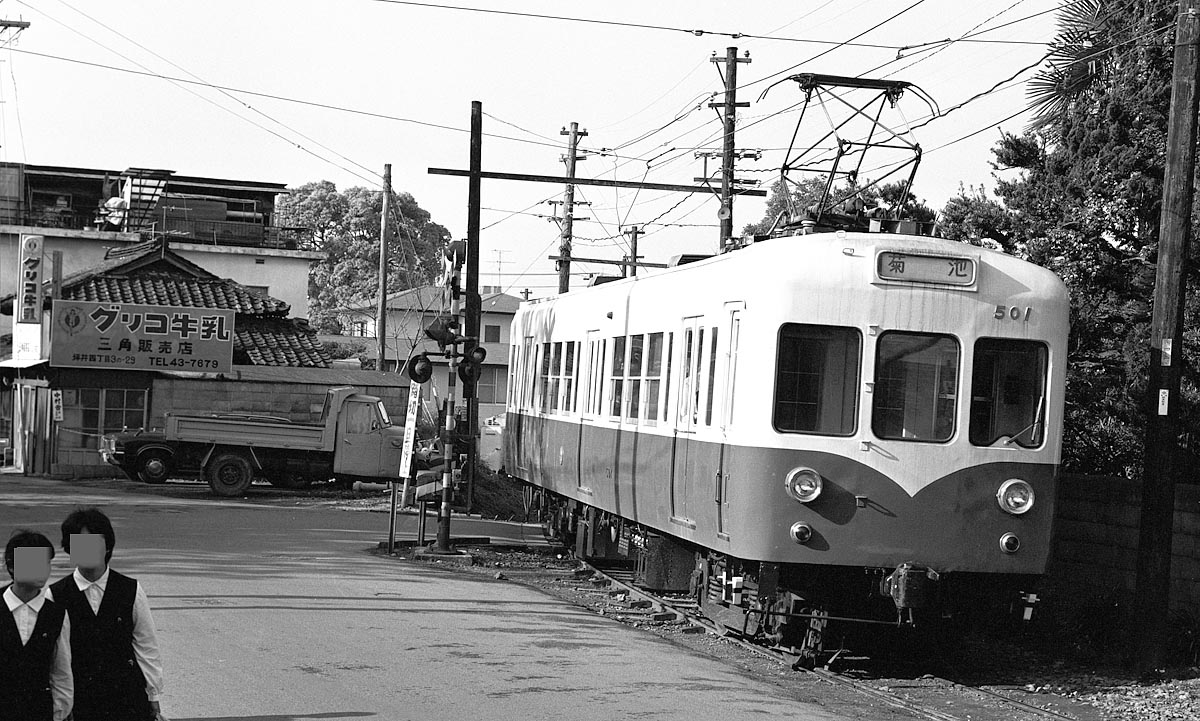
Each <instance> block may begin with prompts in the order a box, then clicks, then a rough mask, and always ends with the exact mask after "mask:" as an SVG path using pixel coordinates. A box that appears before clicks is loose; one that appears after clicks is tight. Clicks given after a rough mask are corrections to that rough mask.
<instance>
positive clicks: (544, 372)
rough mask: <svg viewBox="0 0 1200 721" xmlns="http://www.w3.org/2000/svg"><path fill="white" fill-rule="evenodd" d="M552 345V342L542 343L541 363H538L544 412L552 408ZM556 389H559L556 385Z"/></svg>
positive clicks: (539, 391) (539, 385) (539, 386)
mask: <svg viewBox="0 0 1200 721" xmlns="http://www.w3.org/2000/svg"><path fill="white" fill-rule="evenodd" d="M550 347H551V344H550V343H542V357H541V363H540V364H539V365H538V378H539V379H540V380H539V382H538V393H539V394H540V398H541V405H540V406H539V407H540V408H541V411H542V412H543V413H546V412H548V411H549V410H550V398H551V395H552V394H551V388H550V386H551V380H552V379H551V377H550V360H551V358H550ZM555 390H557V386H555Z"/></svg>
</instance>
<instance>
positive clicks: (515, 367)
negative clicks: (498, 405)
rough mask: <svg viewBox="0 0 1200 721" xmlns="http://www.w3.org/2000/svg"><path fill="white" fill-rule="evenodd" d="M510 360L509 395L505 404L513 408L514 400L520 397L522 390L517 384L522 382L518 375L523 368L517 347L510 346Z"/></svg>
mask: <svg viewBox="0 0 1200 721" xmlns="http://www.w3.org/2000/svg"><path fill="white" fill-rule="evenodd" d="M508 359H509V362H508V394H507V397H506V398H505V402H506V403H507V404H508V406H509V407H510V408H511V407H512V405H513V399H514V398H519V397H520V395H519V393H520V388H519V387H518V385H517V384H518V383H519V382H520V380H519V375H518V374H519V373H520V370H519V369H520V367H521V356H520V355H518V354H517V346H516V345H510V346H509V347H508Z"/></svg>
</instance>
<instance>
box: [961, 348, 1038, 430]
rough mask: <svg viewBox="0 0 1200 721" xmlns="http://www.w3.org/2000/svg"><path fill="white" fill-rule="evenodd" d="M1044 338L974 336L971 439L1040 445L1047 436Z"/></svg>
mask: <svg viewBox="0 0 1200 721" xmlns="http://www.w3.org/2000/svg"><path fill="white" fill-rule="evenodd" d="M1048 355H1049V351H1048V350H1047V348H1046V345H1045V344H1044V343H1039V342H1037V341H1029V340H1013V339H1009V338H980V339H979V340H977V341H975V360H974V362H973V363H972V365H971V427H970V438H971V443H972V444H973V445H976V446H990V445H992V444H994V443H996V442H997V441H1000V440H1001V439H1003V442H1004V443H1005V444H1009V445H1011V444H1013V443H1015V444H1017V445H1019V446H1021V447H1022V448H1037V447H1038V446H1040V445H1042V441H1043V440H1044V438H1045V432H1046V426H1045V421H1046V419H1045V413H1046V375H1047V367H1048V361H1047V359H1048Z"/></svg>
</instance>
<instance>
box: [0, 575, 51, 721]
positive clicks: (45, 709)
mask: <svg viewBox="0 0 1200 721" xmlns="http://www.w3.org/2000/svg"><path fill="white" fill-rule="evenodd" d="M6 588H7V587H6ZM3 592H4V589H3V588H0V593H3ZM64 615H65V611H64V609H63V607H62V606H61V605H60V604H57V603H55V602H53V601H51V600H49V599H46V601H45V602H44V603H43V604H42V610H41V611H39V612H38V616H37V623H35V624H34V626H33V633H32V634H31V635H30V636H29V643H27V644H25V645H24V646H22V645H21V633H20V631H18V630H17V622H16V619H14V618H13V615H12V614H11V613H10V612H9V610H8V607H7V606H0V721H51V720H52V719H53V718H54V698H53V697H52V696H51V695H50V670H51V669H52V668H53V666H54V649H55V645H56V644H57V643H58V636H59V634H61V633H62V625H63V616H64Z"/></svg>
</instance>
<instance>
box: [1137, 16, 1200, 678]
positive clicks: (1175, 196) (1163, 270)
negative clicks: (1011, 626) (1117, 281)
mask: <svg viewBox="0 0 1200 721" xmlns="http://www.w3.org/2000/svg"><path fill="white" fill-rule="evenodd" d="M1198 5H1200V0H1184V1H1183V2H1182V3H1181V4H1180V13H1179V18H1178V21H1177V23H1176V27H1175V66H1174V76H1173V78H1172V80H1171V115H1170V118H1169V120H1168V123H1167V148H1166V150H1167V156H1166V172H1165V175H1164V178H1163V204H1162V217H1161V220H1160V221H1159V231H1158V266H1157V271H1156V275H1155V280H1154V315H1153V318H1152V320H1151V335H1150V373H1149V376H1150V377H1149V384H1148V386H1147V395H1148V397H1147V418H1146V444H1145V453H1144V461H1143V467H1142V518H1141V533H1140V535H1139V539H1138V554H1137V581H1136V589H1135V596H1136V601H1135V603H1136V606H1135V608H1136V617H1137V623H1138V624H1139V626H1140V629H1139V632H1138V633H1137V634H1135V638H1136V642H1135V643H1136V659H1135V662H1136V665H1137V668H1138V670H1140V671H1142V672H1152V671H1156V670H1159V669H1162V668H1164V667H1165V665H1166V655H1167V654H1166V646H1167V643H1166V642H1167V614H1168V611H1169V607H1170V590H1171V539H1172V530H1173V529H1172V519H1173V514H1174V511H1175V479H1176V477H1177V476H1178V473H1179V471H1180V470H1182V469H1181V467H1180V459H1179V411H1180V404H1181V400H1182V399H1181V398H1180V396H1179V380H1180V375H1181V370H1182V366H1183V362H1182V360H1183V359H1182V355H1183V322H1182V320H1183V310H1184V301H1185V299H1186V288H1185V280H1184V278H1185V276H1184V263H1185V262H1186V259H1187V253H1188V241H1189V236H1190V234H1191V225H1192V196H1193V188H1192V184H1193V179H1194V177H1195V170H1196V129H1197V120H1196V111H1197V107H1196V102H1197V85H1200V62H1198V57H1197V51H1198V41H1200V16H1198V12H1197V6H1198Z"/></svg>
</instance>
